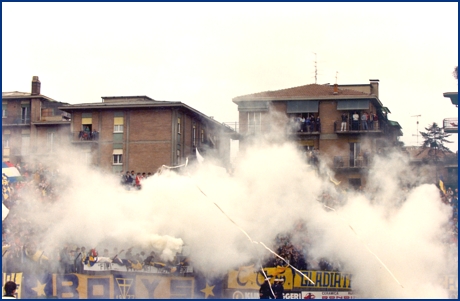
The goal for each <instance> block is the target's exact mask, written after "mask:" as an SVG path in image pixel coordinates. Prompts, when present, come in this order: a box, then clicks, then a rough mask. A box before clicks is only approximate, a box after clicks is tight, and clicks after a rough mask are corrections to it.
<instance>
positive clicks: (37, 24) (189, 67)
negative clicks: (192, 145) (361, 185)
mask: <svg viewBox="0 0 460 301" xmlns="http://www.w3.org/2000/svg"><path fill="white" fill-rule="evenodd" d="M315 53H316V56H315ZM315 61H316V63H315ZM457 65H458V3H456V2H455V3H426V2H422V3H414V2H411V3H327V2H323V3H308V2H307V3H270V2H269V3H260V2H259V3H2V91H3V92H10V91H21V92H30V89H31V80H32V76H34V75H36V76H39V78H40V81H41V83H42V90H41V92H42V94H44V95H46V96H48V97H51V98H53V99H55V100H58V101H62V102H67V103H71V104H75V103H85V102H100V101H101V97H102V96H128V95H147V96H149V97H151V98H153V99H155V100H166V101H181V102H183V103H186V104H187V105H189V106H192V107H194V108H195V109H197V110H199V111H201V112H202V113H204V114H206V115H208V116H214V118H215V119H216V120H218V121H220V122H236V121H238V120H237V119H238V110H237V106H236V104H234V103H233V102H232V98H234V97H237V96H240V95H245V94H251V93H256V92H262V91H268V90H279V89H286V88H290V87H296V86H301V85H306V84H311V83H315V68H316V70H317V83H318V84H325V83H335V82H336V74H337V73H336V72H338V76H337V82H338V84H365V83H369V79H379V80H380V91H379V93H380V100H381V101H382V103H383V104H384V105H385V106H387V107H388V108H389V109H390V111H391V114H390V115H389V118H390V119H391V120H395V121H398V122H399V123H400V124H401V126H402V128H403V129H402V130H403V133H404V136H403V137H402V141H404V143H405V144H406V145H416V144H417V136H415V135H416V134H417V123H416V122H417V119H418V121H419V127H418V129H419V130H420V131H424V127H426V126H428V124H430V123H432V122H437V123H438V124H442V121H443V119H444V118H447V117H457V116H458V110H457V108H456V107H455V106H453V105H452V104H451V102H450V99H449V98H445V97H444V96H443V93H444V92H456V91H458V82H457V80H456V79H455V78H454V77H453V76H452V72H453V70H454V67H455V66H457ZM315 66H316V67H315ZM415 115H421V116H420V117H418V118H417V117H413V116H415ZM451 138H452V139H451V140H453V141H454V142H455V143H453V144H449V145H447V146H448V147H450V148H451V150H454V151H455V150H457V143H458V142H457V141H458V140H457V134H453V135H452V137H451ZM421 140H422V139H421V136H419V137H418V142H419V144H420V142H421Z"/></svg>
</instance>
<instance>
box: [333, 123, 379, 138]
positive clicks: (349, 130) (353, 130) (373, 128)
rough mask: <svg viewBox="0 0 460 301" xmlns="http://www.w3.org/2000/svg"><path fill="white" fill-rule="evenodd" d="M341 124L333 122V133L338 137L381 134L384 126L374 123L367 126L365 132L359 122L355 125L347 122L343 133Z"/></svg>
mask: <svg viewBox="0 0 460 301" xmlns="http://www.w3.org/2000/svg"><path fill="white" fill-rule="evenodd" d="M341 126H342V122H339V121H335V122H334V133H336V134H338V135H347V134H381V133H384V132H385V128H386V127H387V125H386V124H384V123H382V122H380V121H379V122H374V123H373V124H372V125H370V124H368V126H367V128H368V129H367V130H366V129H365V128H363V124H362V122H361V121H359V122H358V123H356V124H353V123H352V122H351V121H348V122H347V125H346V128H345V130H344V131H342V130H341Z"/></svg>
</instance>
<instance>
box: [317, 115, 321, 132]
mask: <svg viewBox="0 0 460 301" xmlns="http://www.w3.org/2000/svg"><path fill="white" fill-rule="evenodd" d="M316 131H317V132H321V118H319V115H318V117H316Z"/></svg>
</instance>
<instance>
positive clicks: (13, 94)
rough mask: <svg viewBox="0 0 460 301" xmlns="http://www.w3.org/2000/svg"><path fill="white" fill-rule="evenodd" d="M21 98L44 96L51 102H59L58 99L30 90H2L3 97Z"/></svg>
mask: <svg viewBox="0 0 460 301" xmlns="http://www.w3.org/2000/svg"><path fill="white" fill-rule="evenodd" d="M20 98H43V99H46V100H48V101H51V102H59V101H57V100H54V99H52V98H50V97H48V96H45V95H42V94H38V95H32V93H28V92H19V91H13V92H2V99H20Z"/></svg>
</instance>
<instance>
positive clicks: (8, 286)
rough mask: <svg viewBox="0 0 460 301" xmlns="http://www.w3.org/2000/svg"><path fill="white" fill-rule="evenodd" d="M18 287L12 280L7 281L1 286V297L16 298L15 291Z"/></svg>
mask: <svg viewBox="0 0 460 301" xmlns="http://www.w3.org/2000/svg"><path fill="white" fill-rule="evenodd" d="M17 289H18V285H17V284H16V283H14V282H13V281H7V282H6V283H5V285H4V286H3V290H4V291H5V293H4V295H3V297H2V299H16V291H17Z"/></svg>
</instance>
